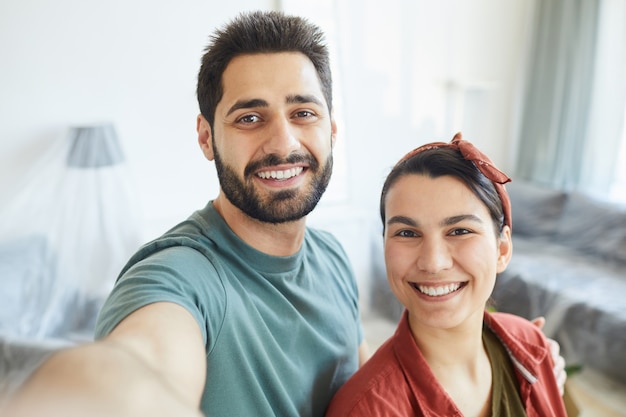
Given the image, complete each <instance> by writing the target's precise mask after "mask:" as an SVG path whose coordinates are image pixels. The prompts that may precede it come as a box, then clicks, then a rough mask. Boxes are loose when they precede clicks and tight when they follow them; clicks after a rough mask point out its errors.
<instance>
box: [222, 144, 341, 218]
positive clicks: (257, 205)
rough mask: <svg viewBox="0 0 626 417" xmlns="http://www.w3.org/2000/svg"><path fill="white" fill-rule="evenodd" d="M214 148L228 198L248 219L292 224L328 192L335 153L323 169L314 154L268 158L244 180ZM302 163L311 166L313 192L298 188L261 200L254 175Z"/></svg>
mask: <svg viewBox="0 0 626 417" xmlns="http://www.w3.org/2000/svg"><path fill="white" fill-rule="evenodd" d="M213 149H214V151H213V152H214V156H215V168H216V169H217V176H218V178H219V181H220V186H221V188H222V191H223V192H224V194H225V195H226V198H228V200H229V201H230V202H231V203H232V204H233V205H234V206H235V207H237V208H238V209H239V210H241V211H243V212H244V213H245V214H247V215H248V216H250V217H252V218H254V219H257V220H259V221H262V222H266V223H274V224H278V223H285V222H291V221H294V220H299V219H301V218H303V217H304V216H306V215H307V214H309V213H310V212H311V211H312V210H313V209H314V208H315V206H317V203H318V202H319V201H320V198H322V195H323V194H324V191H326V187H327V186H328V183H329V181H330V176H331V174H332V171H333V156H332V152H331V153H330V154H329V155H328V158H327V159H326V163H325V164H324V165H323V166H322V167H320V165H319V162H318V161H317V160H316V159H315V158H313V157H312V156H311V155H302V154H292V155H289V157H287V158H286V159H284V160H283V159H281V158H279V157H278V156H276V155H268V156H267V157H265V158H263V159H262V160H260V161H256V162H253V163H250V164H249V165H248V166H246V169H245V170H244V178H243V180H241V179H240V178H239V177H237V173H236V172H235V170H234V169H233V168H232V167H231V166H229V165H227V164H225V163H224V161H223V160H222V159H221V157H220V155H219V153H218V152H217V149H216V148H215V145H214V146H213ZM299 162H300V163H301V162H305V163H308V165H309V167H308V170H309V171H310V172H311V173H312V174H313V181H312V182H311V185H310V189H308V190H304V191H303V190H301V189H299V188H295V189H291V190H283V191H277V192H273V193H269V196H268V197H265V198H261V196H260V195H259V193H258V192H257V190H256V189H255V187H254V179H253V178H252V176H253V175H254V172H256V171H258V170H259V169H261V168H262V167H268V166H276V165H281V164H294V163H299Z"/></svg>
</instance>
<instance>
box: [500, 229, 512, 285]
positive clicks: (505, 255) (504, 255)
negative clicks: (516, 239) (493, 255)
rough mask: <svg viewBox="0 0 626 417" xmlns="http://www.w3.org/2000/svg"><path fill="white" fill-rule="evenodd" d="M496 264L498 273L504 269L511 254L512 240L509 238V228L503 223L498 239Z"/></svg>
mask: <svg viewBox="0 0 626 417" xmlns="http://www.w3.org/2000/svg"><path fill="white" fill-rule="evenodd" d="M498 253H499V254H498V266H497V272H498V273H500V272H502V271H504V270H505V269H506V267H507V266H508V265H509V262H510V261H511V256H512V255H513V241H512V240H511V228H510V227H509V226H507V225H504V227H503V228H502V233H500V238H499V239H498Z"/></svg>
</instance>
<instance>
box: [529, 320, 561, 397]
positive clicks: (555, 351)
mask: <svg viewBox="0 0 626 417" xmlns="http://www.w3.org/2000/svg"><path fill="white" fill-rule="evenodd" d="M531 321H532V322H533V324H534V325H535V326H537V327H539V328H540V329H541V330H543V326H544V325H545V324H546V319H545V318H544V317H537V318H535V319H533V320H531ZM547 339H548V343H549V344H550V355H551V356H552V361H553V362H554V369H553V371H554V376H555V377H556V383H557V385H558V386H559V390H560V391H561V395H563V394H564V393H565V382H566V381H567V372H565V358H563V356H561V346H559V343H558V342H557V341H556V340H554V339H550V338H549V337H548V338H547Z"/></svg>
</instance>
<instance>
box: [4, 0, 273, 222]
mask: <svg viewBox="0 0 626 417" xmlns="http://www.w3.org/2000/svg"><path fill="white" fill-rule="evenodd" d="M272 3H273V2H272V1H270V0H233V1H227V2H224V1H217V0H180V1H175V2H172V1H149V0H107V1H94V0H61V1H54V2H53V1H47V0H3V1H2V2H0V60H1V64H0V204H1V203H2V202H3V201H5V199H7V198H10V196H11V195H12V193H13V188H14V186H15V185H16V184H19V182H20V179H22V178H23V177H24V176H25V175H26V173H27V172H28V171H29V170H31V169H32V168H33V167H36V163H35V162H36V161H37V160H38V158H40V157H41V156H42V155H43V154H44V153H45V152H46V150H47V149H48V148H49V147H50V146H51V145H52V144H53V143H54V142H55V141H58V140H63V139H64V138H65V135H66V133H67V128H68V127H69V126H73V125H81V124H93V123H98V122H103V121H111V122H113V123H114V124H115V126H116V128H117V130H118V133H119V136H120V139H121V141H122V146H123V148H124V150H125V153H126V156H127V159H128V166H129V168H130V170H131V173H132V178H131V179H130V180H132V181H133V182H134V183H135V186H136V189H137V190H138V196H139V201H140V202H141V203H142V206H143V211H144V213H145V214H144V216H143V218H144V219H145V220H146V227H147V228H148V229H147V230H148V231H147V233H149V234H153V233H155V232H157V231H160V230H161V229H162V228H163V227H166V226H168V225H170V222H171V219H172V218H180V217H182V216H186V215H187V214H188V213H190V212H191V210H194V209H196V208H199V207H201V206H203V205H204V204H205V203H206V201H207V200H208V198H209V196H214V195H216V194H217V181H216V178H215V175H214V172H213V168H212V164H210V163H209V162H207V161H206V160H205V159H204V157H203V156H202V154H201V152H200V151H199V147H198V145H197V143H196V139H195V138H196V137H195V118H196V115H197V113H198V106H197V102H196V99H195V86H196V75H197V71H198V68H199V62H200V57H201V55H202V51H203V48H204V47H205V45H206V43H207V41H208V36H209V34H210V33H211V31H212V30H213V29H214V28H215V27H216V26H218V25H222V24H224V22H226V21H227V20H228V19H230V18H231V17H233V16H234V15H235V14H236V13H237V12H239V11H242V10H247V9H256V8H262V9H267V8H271V6H272Z"/></svg>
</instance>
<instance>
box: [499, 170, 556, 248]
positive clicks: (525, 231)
mask: <svg viewBox="0 0 626 417" xmlns="http://www.w3.org/2000/svg"><path fill="white" fill-rule="evenodd" d="M506 189H507V191H508V193H509V197H510V198H511V211H512V217H513V233H515V234H519V235H523V236H532V237H544V236H551V235H553V234H554V233H555V232H556V229H557V225H558V220H559V218H560V216H561V213H562V211H563V204H564V202H565V193H564V192H563V191H558V190H554V189H551V188H547V187H543V186H540V185H536V184H533V183H529V182H526V181H523V180H514V181H512V182H511V183H509V184H507V185H506Z"/></svg>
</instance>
